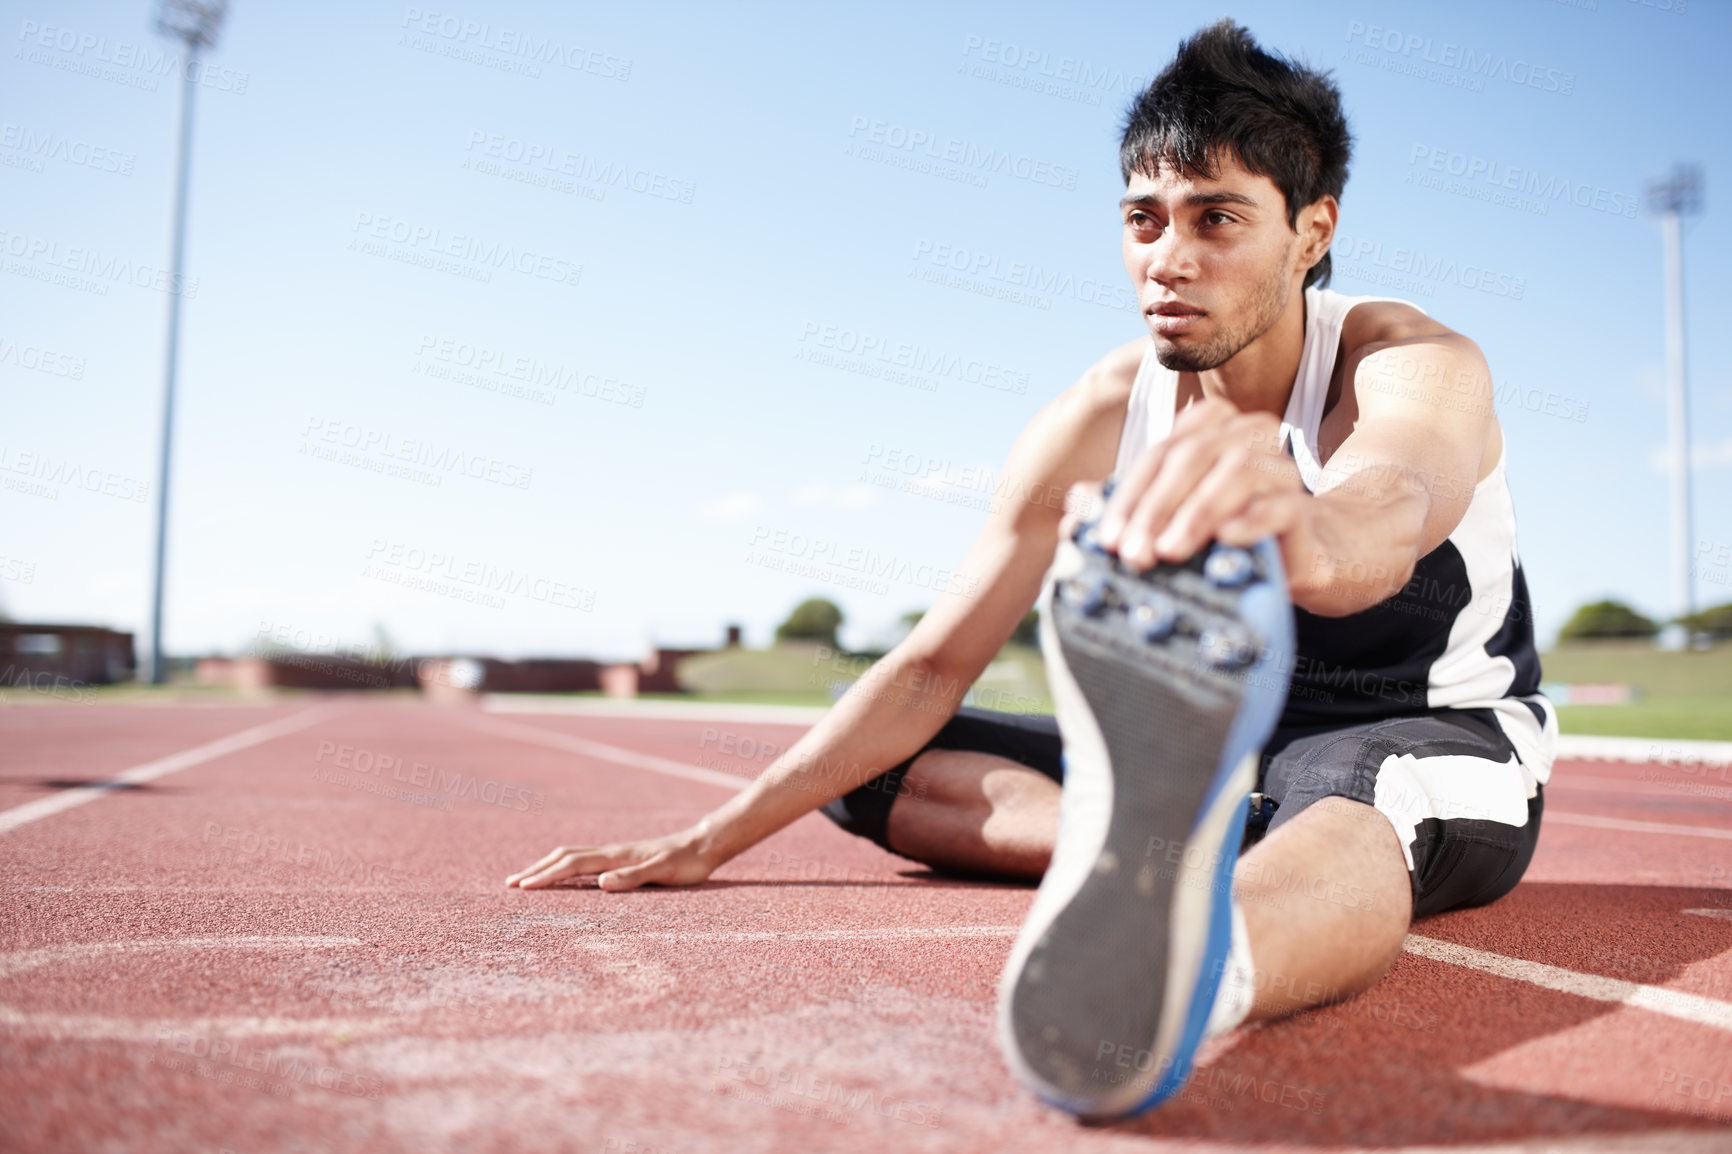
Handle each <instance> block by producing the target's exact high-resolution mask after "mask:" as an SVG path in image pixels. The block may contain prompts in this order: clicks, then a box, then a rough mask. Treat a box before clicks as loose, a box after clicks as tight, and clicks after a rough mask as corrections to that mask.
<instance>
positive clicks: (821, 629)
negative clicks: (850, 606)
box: [776, 597, 842, 649]
mask: <svg viewBox="0 0 1732 1154" xmlns="http://www.w3.org/2000/svg"><path fill="white" fill-rule="evenodd" d="M841 626H842V611H841V610H840V609H838V608H836V605H835V603H834V602H831V601H826V600H824V599H823V598H822V597H813V598H811V599H810V600H806V601H802V602H800V603H799V604H798V605H796V606H794V611H793V612H792V613H790V614H788V619H787V620H786V621H784V622H782V623H781V624H780V625H778V626H776V640H777V641H817V642H819V643H821V644H824V645H828V646H829V647H830V648H832V649H837V648H840V647H839V646H838V645H837V644H836V630H837V629H839V628H841Z"/></svg>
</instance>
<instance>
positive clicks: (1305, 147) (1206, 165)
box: [1119, 20, 1353, 288]
mask: <svg viewBox="0 0 1732 1154" xmlns="http://www.w3.org/2000/svg"><path fill="white" fill-rule="evenodd" d="M1352 152H1353V136H1352V134H1351V133H1350V132H1349V131H1348V129H1347V117H1346V115H1345V114H1343V113H1342V111H1341V93H1340V92H1339V91H1338V90H1337V89H1336V87H1335V84H1334V83H1333V82H1332V81H1331V80H1330V79H1329V76H1328V74H1327V73H1324V72H1318V71H1316V70H1314V69H1311V68H1309V67H1307V66H1305V65H1303V64H1296V63H1294V62H1293V61H1291V60H1288V59H1287V58H1286V57H1284V56H1272V55H1270V54H1269V53H1267V52H1265V51H1263V50H1262V49H1261V48H1259V47H1257V42H1256V40H1254V39H1252V37H1251V33H1250V32H1249V31H1248V30H1247V29H1245V28H1243V27H1241V26H1240V25H1238V24H1235V23H1233V21H1231V20H1222V21H1220V22H1219V23H1217V24H1213V25H1211V26H1209V27H1208V28H1205V29H1203V30H1202V31H1201V32H1198V33H1197V34H1196V35H1195V36H1192V37H1191V38H1190V39H1189V40H1186V41H1185V42H1184V43H1182V44H1180V45H1179V53H1178V55H1177V56H1175V57H1173V62H1172V63H1171V64H1169V65H1167V67H1166V68H1165V69H1164V70H1163V71H1162V72H1161V74H1160V75H1159V76H1157V77H1155V78H1154V80H1153V81H1151V82H1150V83H1149V86H1148V87H1147V88H1146V89H1144V90H1143V92H1142V94H1141V95H1140V96H1138V97H1137V98H1136V99H1135V100H1134V101H1133V102H1132V103H1131V106H1130V108H1129V110H1128V111H1127V112H1126V115H1125V131H1124V136H1123V138H1122V139H1121V141H1120V143H1119V169H1120V171H1121V172H1122V174H1123V175H1124V178H1125V181H1126V183H1129V182H1130V179H1131V174H1132V173H1137V172H1140V173H1142V174H1143V175H1145V176H1150V177H1152V176H1155V175H1156V174H1157V173H1158V172H1159V171H1160V170H1161V168H1162V167H1171V168H1172V169H1174V170H1175V171H1177V172H1180V173H1184V174H1187V175H1194V176H1201V177H1204V178H1205V179H1213V178H1214V176H1215V175H1216V172H1217V171H1218V170H1217V168H1216V164H1217V162H1218V160H1219V158H1220V156H1221V155H1222V154H1224V153H1230V154H1231V155H1233V156H1234V157H1236V158H1237V159H1238V161H1239V163H1240V164H1242V165H1244V166H1245V168H1246V169H1248V170H1249V171H1251V172H1254V173H1257V174H1258V175H1260V176H1267V177H1268V178H1269V179H1270V180H1272V181H1274V183H1275V187H1277V188H1279V189H1280V190H1281V195H1282V196H1284V197H1286V198H1287V223H1288V225H1289V226H1290V227H1297V225H1298V221H1299V210H1300V209H1301V208H1304V207H1305V206H1306V205H1308V204H1311V203H1313V202H1314V201H1316V200H1317V199H1318V198H1319V197H1322V196H1333V197H1335V198H1336V199H1337V200H1339V199H1341V190H1342V188H1343V187H1344V186H1345V185H1346V184H1347V161H1348V159H1349V158H1350V157H1351V155H1352ZM1328 283H1329V254H1328V253H1324V254H1323V259H1322V260H1320V261H1318V262H1317V263H1316V264H1315V265H1313V266H1312V267H1311V268H1310V269H1309V270H1308V271H1307V272H1306V274H1305V287H1307V288H1309V287H1311V285H1313V284H1320V285H1327V284H1328Z"/></svg>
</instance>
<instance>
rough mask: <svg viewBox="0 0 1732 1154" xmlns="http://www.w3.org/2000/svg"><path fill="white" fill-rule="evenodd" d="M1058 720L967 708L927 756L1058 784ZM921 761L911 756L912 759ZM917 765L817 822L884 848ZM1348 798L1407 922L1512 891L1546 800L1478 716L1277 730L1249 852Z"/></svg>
mask: <svg viewBox="0 0 1732 1154" xmlns="http://www.w3.org/2000/svg"><path fill="white" fill-rule="evenodd" d="M1063 748H1064V747H1063V744H1062V742H1061V741H1060V739H1059V732H1058V722H1057V721H1056V720H1055V719H1054V718H1052V717H1049V716H1045V715H1041V714H1018V713H996V712H993V711H990V710H985V709H975V708H972V707H969V706H964V707H963V708H962V709H961V710H960V711H958V713H957V714H956V716H955V717H953V718H952V719H951V720H950V721H949V722H948V723H946V724H945V726H944V728H943V729H941V730H939V731H938V733H937V734H936V735H935V736H934V737H933V738H932V740H931V741H930V742H928V743H927V744H926V745H925V746H924V747H923V748H922V749H921V750H920V753H924V752H926V750H928V749H951V750H967V751H970V752H976V753H986V754H992V755H994V756H997V757H1002V758H1006V759H1008V760H1010V761H1015V762H1018V763H1019V764H1022V765H1025V766H1027V767H1028V768H1030V769H1032V770H1035V771H1036V772H1038V773H1042V774H1045V775H1046V776H1047V777H1050V778H1051V779H1052V780H1053V781H1056V782H1062V781H1063V780H1064V762H1063V757H1062V754H1063ZM918 756H920V754H919V753H917V754H915V757H918ZM913 762H914V757H911V758H909V759H908V760H907V761H904V762H903V763H902V764H900V765H898V766H896V767H894V768H892V769H890V770H887V771H886V772H885V773H883V774H881V775H879V776H878V777H876V778H873V779H872V780H871V781H869V782H867V783H866V784H865V785H862V786H861V787H860V788H858V789H856V790H853V791H852V792H850V793H847V794H844V795H843V796H842V797H839V798H837V799H836V800H835V801H833V802H831V803H830V804H828V805H826V806H825V807H824V813H825V815H826V816H827V817H829V818H830V819H831V820H832V821H834V822H836V824H837V825H839V826H841V827H842V828H843V829H845V830H847V831H849V832H850V833H855V834H859V835H860V836H861V837H865V838H869V839H871V840H872V841H874V842H877V843H878V844H879V845H881V846H883V847H884V848H885V849H890V846H889V843H888V841H887V838H886V831H887V829H888V825H889V820H890V807H891V805H892V804H893V803H894V802H895V800H896V798H897V797H898V796H899V795H904V794H906V793H907V787H906V786H905V785H904V783H903V778H904V776H905V775H906V774H907V773H908V767H909V766H910V765H912V764H913ZM1325 797H1345V798H1349V799H1351V800H1353V801H1359V802H1364V803H1365V804H1366V805H1369V806H1373V807H1374V808H1376V809H1377V811H1378V812H1379V813H1381V814H1383V815H1384V817H1385V818H1387V819H1388V820H1389V823H1390V825H1391V826H1392V827H1393V828H1394V829H1395V832H1396V836H1397V838H1398V839H1399V840H1400V841H1401V846H1402V853H1403V854H1404V855H1405V856H1406V858H1407V868H1408V876H1409V878H1410V880H1411V881H1412V884H1413V915H1414V917H1416V918H1417V917H1424V916H1426V915H1429V914H1436V913H1442V912H1443V911H1445V910H1453V909H1461V908H1464V907H1467V906H1476V905H1484V904H1485V903H1486V902H1490V901H1494V900H1496V899H1497V898H1500V897H1502V896H1503V895H1504V894H1506V893H1508V892H1509V891H1510V890H1512V889H1514V888H1515V884H1516V882H1518V881H1520V880H1521V876H1522V874H1523V873H1524V872H1525V871H1526V870H1527V866H1528V862H1529V861H1531V860H1533V854H1534V845H1535V843H1536V842H1537V841H1538V839H1539V831H1540V814H1541V810H1542V808H1543V805H1544V796H1543V790H1542V788H1541V786H1540V785H1538V784H1537V783H1536V782H1535V781H1534V775H1533V774H1531V773H1529V772H1527V771H1526V770H1524V768H1523V766H1522V765H1521V761H1520V758H1519V757H1518V756H1517V754H1516V750H1515V747H1514V746H1512V745H1511V744H1510V741H1509V739H1508V738H1507V737H1506V736H1505V735H1504V732H1503V729H1502V728H1501V727H1500V726H1499V725H1498V722H1497V718H1496V716H1495V715H1494V714H1493V713H1492V712H1491V711H1490V710H1486V709H1438V710H1432V711H1430V712H1428V713H1423V714H1415V715H1411V716H1406V717H1393V718H1386V719H1384V720H1381V721H1373V722H1366V723H1364V724H1361V725H1351V726H1344V727H1341V728H1337V729H1323V730H1319V729H1316V728H1315V727H1313V728H1310V729H1277V730H1276V731H1275V735H1274V737H1273V738H1272V739H1271V740H1270V742H1269V745H1268V746H1267V748H1265V750H1264V751H1263V759H1262V766H1261V769H1260V771H1259V773H1258V789H1257V793H1256V794H1254V795H1253V796H1252V798H1251V799H1250V802H1251V819H1250V821H1249V822H1248V823H1247V828H1246V835H1245V845H1246V846H1247V847H1249V846H1250V845H1252V844H1255V842H1256V841H1258V840H1260V839H1261V838H1262V836H1263V835H1264V834H1265V833H1266V832H1268V831H1269V830H1273V829H1278V828H1279V827H1280V826H1281V825H1282V824H1283V823H1285V822H1287V821H1290V820H1292V819H1293V817H1294V816H1296V815H1297V814H1299V813H1300V812H1302V811H1303V810H1304V809H1305V807H1306V806H1308V805H1310V804H1311V803H1313V802H1315V801H1319V800H1321V799H1322V798H1325Z"/></svg>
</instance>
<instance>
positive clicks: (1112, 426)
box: [998, 337, 1149, 523]
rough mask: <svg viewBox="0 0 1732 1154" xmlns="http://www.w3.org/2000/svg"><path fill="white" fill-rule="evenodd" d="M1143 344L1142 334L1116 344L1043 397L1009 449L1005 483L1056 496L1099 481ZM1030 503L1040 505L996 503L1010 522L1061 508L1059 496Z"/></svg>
mask: <svg viewBox="0 0 1732 1154" xmlns="http://www.w3.org/2000/svg"><path fill="white" fill-rule="evenodd" d="M1148 346H1149V341H1148V338H1147V337H1144V338H1141V339H1139V340H1134V341H1131V342H1129V343H1127V344H1124V345H1120V346H1119V347H1118V348H1116V349H1113V350H1112V351H1111V352H1109V353H1107V354H1106V355H1105V356H1103V357H1102V358H1101V359H1100V360H1098V361H1096V362H1095V363H1094V365H1093V366H1091V367H1090V368H1089V369H1088V371H1087V372H1085V373H1083V375H1082V376H1081V377H1079V378H1078V379H1077V381H1076V383H1075V384H1073V385H1071V386H1070V387H1069V388H1067V389H1065V390H1064V391H1063V392H1061V393H1059V394H1058V395H1057V396H1055V397H1053V398H1052V400H1050V401H1048V402H1047V403H1046V405H1045V406H1043V407H1042V408H1041V410H1040V412H1038V413H1036V414H1035V416H1034V418H1033V419H1032V420H1030V421H1029V423H1028V426H1027V427H1026V428H1024V429H1023V431H1022V435H1021V436H1019V437H1018V438H1017V441H1016V444H1015V445H1014V446H1013V447H1012V448H1011V451H1010V456H1009V458H1008V459H1007V460H1006V462H1005V483H1006V485H1007V486H1009V487H1011V488H1017V489H1025V490H1027V491H1029V492H1040V493H1046V494H1049V495H1050V494H1057V495H1058V497H1060V498H1062V496H1063V494H1064V492H1065V491H1066V490H1067V489H1069V487H1070V486H1071V485H1072V484H1074V483H1075V482H1077V481H1100V480H1103V479H1104V478H1105V477H1106V476H1107V475H1108V474H1109V473H1111V472H1112V471H1113V465H1114V463H1115V460H1116V458H1117V456H1118V448H1119V437H1120V435H1121V434H1122V433H1123V431H1124V425H1125V411H1126V408H1127V406H1128V403H1129V401H1130V396H1131V388H1132V386H1133V385H1134V384H1135V383H1136V379H1137V369H1138V366H1140V365H1141V364H1142V360H1143V353H1144V352H1145V351H1146V350H1147V349H1148ZM1036 504H1037V505H1044V506H1045V507H1046V508H1045V509H1036V508H1034V507H1031V506H1030V504H1029V503H1027V502H1001V503H999V506H998V507H999V510H1000V512H1001V515H1002V516H1004V517H1005V518H1006V520H1007V521H1008V522H1011V523H1021V522H1025V521H1027V520H1029V518H1031V517H1032V518H1034V519H1036V520H1038V519H1039V518H1040V517H1042V516H1044V515H1045V513H1046V511H1047V510H1049V509H1050V510H1057V509H1061V508H1062V500H1054V501H1050V502H1049V501H1043V502H1037V503H1036ZM1054 517H1055V518H1056V513H1055V514H1054Z"/></svg>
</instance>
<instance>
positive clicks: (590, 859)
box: [505, 846, 629, 890]
mask: <svg viewBox="0 0 1732 1154" xmlns="http://www.w3.org/2000/svg"><path fill="white" fill-rule="evenodd" d="M624 855H625V851H623V850H620V849H618V848H615V847H612V846H610V847H607V848H605V849H582V848H578V847H573V846H561V847H560V848H559V849H556V850H554V851H553V852H552V853H550V854H548V855H547V856H546V857H544V858H542V859H541V860H540V861H538V862H536V863H535V864H534V865H532V866H530V867H529V868H528V869H526V870H520V871H518V872H517V873H514V874H512V875H511V876H510V877H508V878H506V879H505V884H506V885H507V886H511V885H515V886H517V887H518V888H519V889H526V890H531V889H541V888H542V887H544V886H550V885H552V884H554V883H555V882H561V881H564V880H565V879H566V878H570V877H580V876H583V875H585V874H598V873H601V872H602V871H603V870H607V869H611V868H613V867H614V866H617V865H620V864H622V862H621V859H622V857H623V856H624ZM626 860H629V858H628V859H626Z"/></svg>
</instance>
